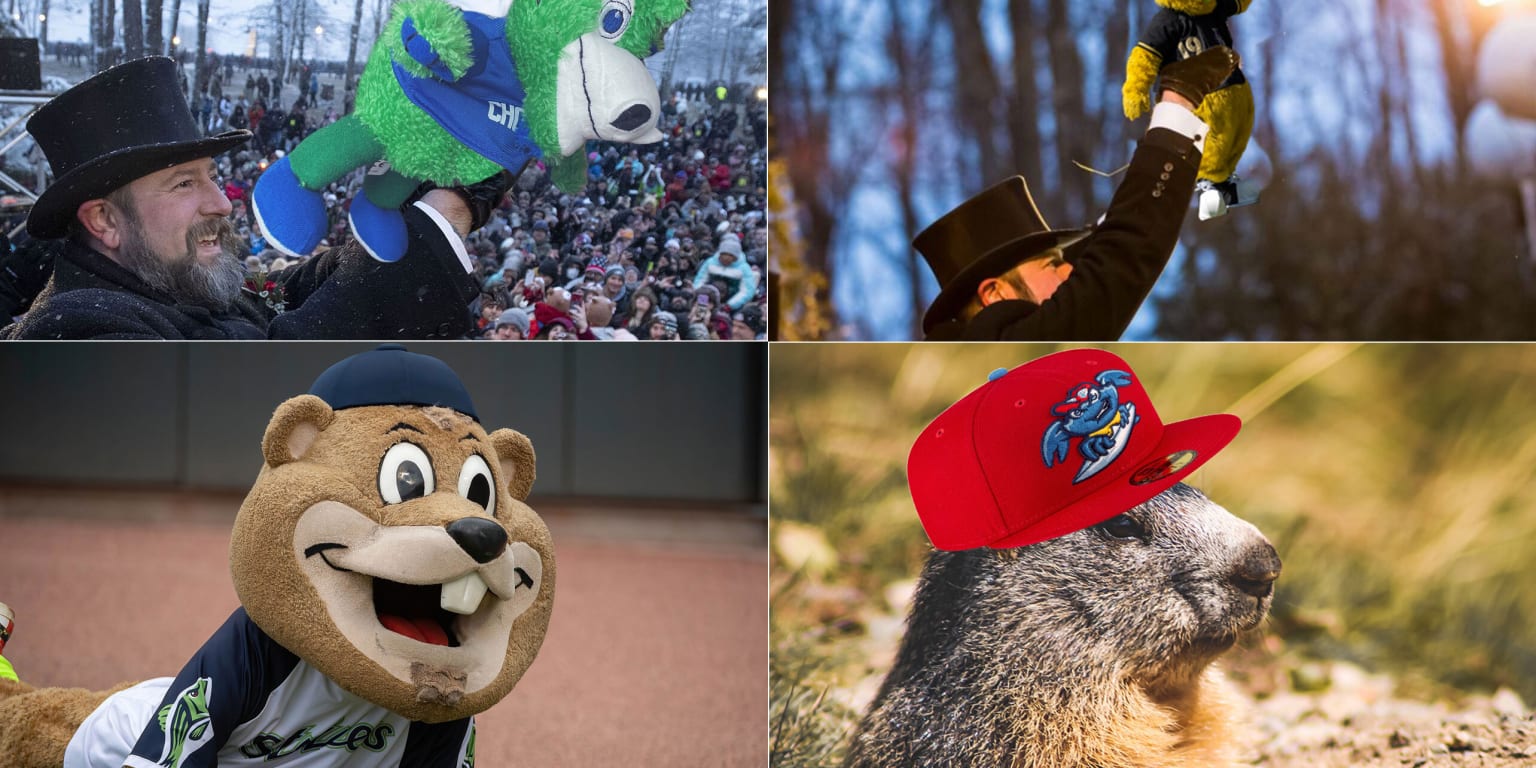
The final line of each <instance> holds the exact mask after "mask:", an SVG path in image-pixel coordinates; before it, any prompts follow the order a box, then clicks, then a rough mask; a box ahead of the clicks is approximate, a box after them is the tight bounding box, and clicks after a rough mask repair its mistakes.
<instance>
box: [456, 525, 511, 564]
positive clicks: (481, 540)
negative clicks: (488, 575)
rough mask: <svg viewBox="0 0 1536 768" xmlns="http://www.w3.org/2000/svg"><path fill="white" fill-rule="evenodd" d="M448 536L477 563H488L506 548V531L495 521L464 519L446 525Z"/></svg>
mask: <svg viewBox="0 0 1536 768" xmlns="http://www.w3.org/2000/svg"><path fill="white" fill-rule="evenodd" d="M448 535H449V536H452V537H453V540H454V541H456V542H458V544H459V548H460V549H462V550H464V551H465V552H467V553H468V554H469V556H470V557H473V558H474V559H475V562H477V563H489V562H490V561H492V560H495V559H496V556H497V555H500V554H501V551H502V550H504V549H506V548H507V531H506V529H505V528H502V527H501V525H499V524H498V523H497V522H496V521H495V520H490V519H488V518H484V517H466V518H463V519H461V520H455V521H453V522H451V523H449V524H448Z"/></svg>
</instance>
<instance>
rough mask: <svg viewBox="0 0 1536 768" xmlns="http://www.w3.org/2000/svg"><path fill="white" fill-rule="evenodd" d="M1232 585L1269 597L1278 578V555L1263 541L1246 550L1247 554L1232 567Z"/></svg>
mask: <svg viewBox="0 0 1536 768" xmlns="http://www.w3.org/2000/svg"><path fill="white" fill-rule="evenodd" d="M1231 578H1232V585H1233V586H1235V587H1237V588H1238V589H1240V590H1242V591H1243V592H1246V593H1247V594H1250V595H1253V596H1254V597H1258V598H1264V597H1269V594H1270V593H1271V592H1273V591H1274V589H1275V579H1278V578H1280V555H1279V554H1278V553H1276V552H1275V548H1274V547H1272V546H1270V544H1269V542H1265V543H1264V544H1263V545H1262V546H1257V547H1254V548H1252V549H1250V550H1248V554H1247V556H1246V557H1244V558H1243V559H1242V560H1241V561H1240V562H1239V563H1238V564H1237V567H1236V568H1234V569H1232V576H1231Z"/></svg>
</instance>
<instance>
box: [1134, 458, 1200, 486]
mask: <svg viewBox="0 0 1536 768" xmlns="http://www.w3.org/2000/svg"><path fill="white" fill-rule="evenodd" d="M1199 455H1200V454H1198V453H1196V452H1194V451H1179V452H1178V453H1170V454H1168V455H1167V456H1164V457H1163V458H1161V459H1154V460H1152V461H1149V462H1147V463H1146V464H1143V465H1142V466H1141V468H1140V469H1138V470H1136V471H1135V472H1134V473H1132V474H1131V485H1146V484H1147V483H1151V482H1156V481H1158V480H1161V479H1163V478H1165V477H1167V476H1169V475H1171V474H1173V473H1175V472H1177V471H1179V470H1181V469H1183V468H1185V467H1187V466H1189V463H1190V462H1191V461H1194V460H1195V457H1196V456H1199Z"/></svg>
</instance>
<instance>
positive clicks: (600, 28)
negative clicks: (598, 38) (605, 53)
mask: <svg viewBox="0 0 1536 768" xmlns="http://www.w3.org/2000/svg"><path fill="white" fill-rule="evenodd" d="M634 12H635V11H634V5H633V4H632V3H630V2H628V0H608V2H606V3H603V10H601V11H599V12H598V14H597V33H598V34H599V35H602V36H603V37H604V38H605V39H607V40H617V39H619V38H620V37H622V36H623V35H624V30H626V29H629V17H630V16H631V15H633V14H634Z"/></svg>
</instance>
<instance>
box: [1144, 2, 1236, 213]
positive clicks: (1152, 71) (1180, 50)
mask: <svg viewBox="0 0 1536 768" xmlns="http://www.w3.org/2000/svg"><path fill="white" fill-rule="evenodd" d="M1251 2H1252V0H1157V4H1158V6H1159V7H1160V10H1158V12H1157V15H1155V16H1153V17H1152V21H1151V22H1150V23H1148V24H1147V30H1146V32H1144V33H1142V36H1141V39H1140V40H1138V41H1137V43H1136V47H1135V48H1132V49H1131V56H1130V58H1129V59H1127V60H1126V62H1125V86H1124V87H1123V88H1122V89H1121V96H1122V98H1123V100H1124V106H1125V116H1126V118H1127V119H1130V120H1135V119H1137V118H1139V117H1141V116H1142V115H1144V114H1146V113H1147V111H1148V110H1150V109H1151V108H1152V84H1153V83H1154V82H1155V81H1156V80H1157V75H1158V73H1159V72H1160V71H1162V68H1163V65H1164V64H1166V63H1169V62H1173V61H1183V60H1184V59H1187V58H1189V57H1191V56H1195V55H1197V54H1199V53H1200V52H1201V51H1204V50H1205V49H1207V48H1211V47H1214V46H1218V45H1225V46H1227V47H1229V48H1230V47H1232V32H1231V30H1229V29H1227V19H1229V18H1231V17H1233V16H1236V15H1237V14H1239V13H1242V12H1243V11H1246V10H1248V5H1249V3H1251ZM1195 114H1196V115H1197V116H1199V118H1200V119H1201V120H1203V121H1205V124H1206V125H1208V126H1210V127H1211V133H1210V135H1209V136H1207V137H1206V140H1205V151H1204V153H1203V154H1202V156H1201V159H1200V173H1199V176H1198V178H1199V179H1200V180H1201V182H1203V183H1202V184H1201V186H1202V187H1217V188H1221V187H1222V186H1224V185H1227V182H1229V181H1230V180H1231V179H1232V172H1233V171H1234V170H1236V169H1237V161H1238V159H1240V158H1241V157H1242V156H1243V150H1245V149H1247V147H1248V137H1249V135H1250V134H1251V133H1253V91H1252V89H1250V88H1249V87H1248V79H1247V78H1246V77H1244V76H1243V70H1242V68H1238V69H1235V70H1233V71H1232V75H1231V77H1228V78H1227V79H1226V81H1225V82H1223V83H1222V84H1221V87H1220V88H1218V89H1216V90H1215V91H1212V92H1211V93H1209V94H1206V97H1205V100H1204V101H1202V102H1200V106H1199V107H1198V108H1197V109H1196V110H1195ZM1221 191H1222V192H1223V194H1224V196H1225V202H1226V204H1227V205H1237V204H1239V202H1252V201H1251V200H1242V201H1239V200H1238V198H1237V194H1236V190H1235V189H1230V188H1229V189H1222V190H1221ZM1224 211H1225V206H1223V207H1222V212H1224ZM1205 213H1206V211H1205V209H1204V203H1203V201H1202V211H1201V214H1202V215H1201V218H1209V216H1206V215H1205ZM1214 215H1220V213H1215V214H1214Z"/></svg>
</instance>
